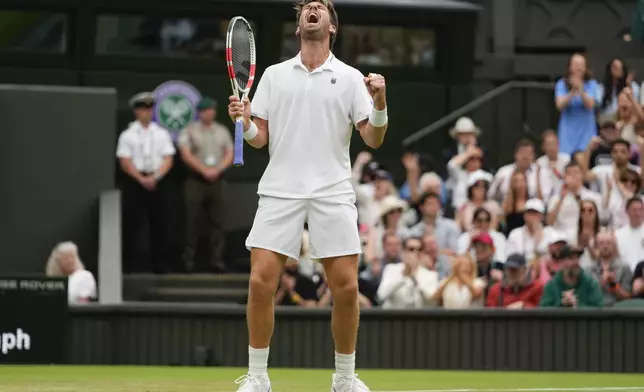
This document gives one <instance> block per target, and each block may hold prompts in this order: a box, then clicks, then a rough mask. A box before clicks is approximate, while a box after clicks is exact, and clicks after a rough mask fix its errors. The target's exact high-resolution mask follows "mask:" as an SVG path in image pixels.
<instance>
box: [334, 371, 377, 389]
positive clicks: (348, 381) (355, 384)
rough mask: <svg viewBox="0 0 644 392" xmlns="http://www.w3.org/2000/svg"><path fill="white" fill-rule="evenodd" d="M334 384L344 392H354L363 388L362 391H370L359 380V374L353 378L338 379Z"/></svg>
mask: <svg viewBox="0 0 644 392" xmlns="http://www.w3.org/2000/svg"><path fill="white" fill-rule="evenodd" d="M334 384H335V385H337V386H338V387H339V388H338V389H341V390H342V391H344V392H353V391H355V390H356V388H361V389H362V390H365V391H368V390H369V388H367V386H366V385H365V383H363V382H362V380H361V379H360V378H358V375H357V374H354V375H353V377H336V378H335V380H334Z"/></svg>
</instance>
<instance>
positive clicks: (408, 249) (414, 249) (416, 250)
mask: <svg viewBox="0 0 644 392" xmlns="http://www.w3.org/2000/svg"><path fill="white" fill-rule="evenodd" d="M405 249H406V250H407V252H416V253H418V252H420V251H421V250H423V248H420V247H418V248H417V247H415V246H410V247H407V248H405Z"/></svg>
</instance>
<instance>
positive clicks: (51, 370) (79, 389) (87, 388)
mask: <svg viewBox="0 0 644 392" xmlns="http://www.w3.org/2000/svg"><path fill="white" fill-rule="evenodd" d="M244 372H245V369H231V368H188V367H125V366H111V367H96V366H0V392H44V391H51V392H108V391H109V392H219V391H222V392H223V391H227V392H235V391H236V390H237V388H236V385H235V384H234V382H233V381H234V380H235V379H236V378H237V377H238V376H240V375H242V374H243V373H244ZM331 373H332V371H331V370H298V369H272V370H270V375H271V381H272V385H273V390H274V391H275V392H296V391H297V392H300V391H302V392H328V391H329V389H330V382H331ZM358 373H359V374H360V377H361V378H362V379H363V380H364V381H365V382H366V383H367V385H368V386H369V387H370V388H371V389H372V390H373V391H423V390H424V391H427V390H435V389H446V390H450V389H477V390H479V389H485V390H495V389H498V390H507V389H513V390H516V389H522V388H595V389H589V391H593V390H596V391H602V388H610V387H612V388H615V387H623V388H625V387H635V388H634V389H633V390H632V391H642V392H644V375H641V374H592V373H588V374H573V373H536V372H535V373H516V372H512V373H504V372H432V371H399V370H384V371H383V370H365V371H359V372H358ZM486 392H487V391H486ZM516 392H519V391H516ZM620 392H626V391H625V390H620Z"/></svg>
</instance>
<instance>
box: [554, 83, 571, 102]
mask: <svg viewBox="0 0 644 392" xmlns="http://www.w3.org/2000/svg"><path fill="white" fill-rule="evenodd" d="M566 95H568V87H566V83H565V82H564V80H563V79H559V80H558V81H557V84H556V85H555V100H556V99H557V98H561V97H565V96H566Z"/></svg>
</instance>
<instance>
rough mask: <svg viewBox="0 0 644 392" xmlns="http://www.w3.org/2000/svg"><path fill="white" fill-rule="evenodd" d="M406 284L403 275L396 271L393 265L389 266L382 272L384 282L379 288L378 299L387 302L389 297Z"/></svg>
mask: <svg viewBox="0 0 644 392" xmlns="http://www.w3.org/2000/svg"><path fill="white" fill-rule="evenodd" d="M404 284H405V279H404V276H403V275H402V273H400V272H399V271H397V270H396V268H395V267H394V265H393V264H387V265H386V266H385V269H384V270H383V271H382V281H381V282H380V286H379V287H378V293H377V297H378V300H380V302H381V303H382V302H385V301H386V300H387V299H389V297H390V296H391V295H392V294H393V293H394V292H396V290H398V289H399V288H401V287H402V286H403V285H404Z"/></svg>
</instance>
